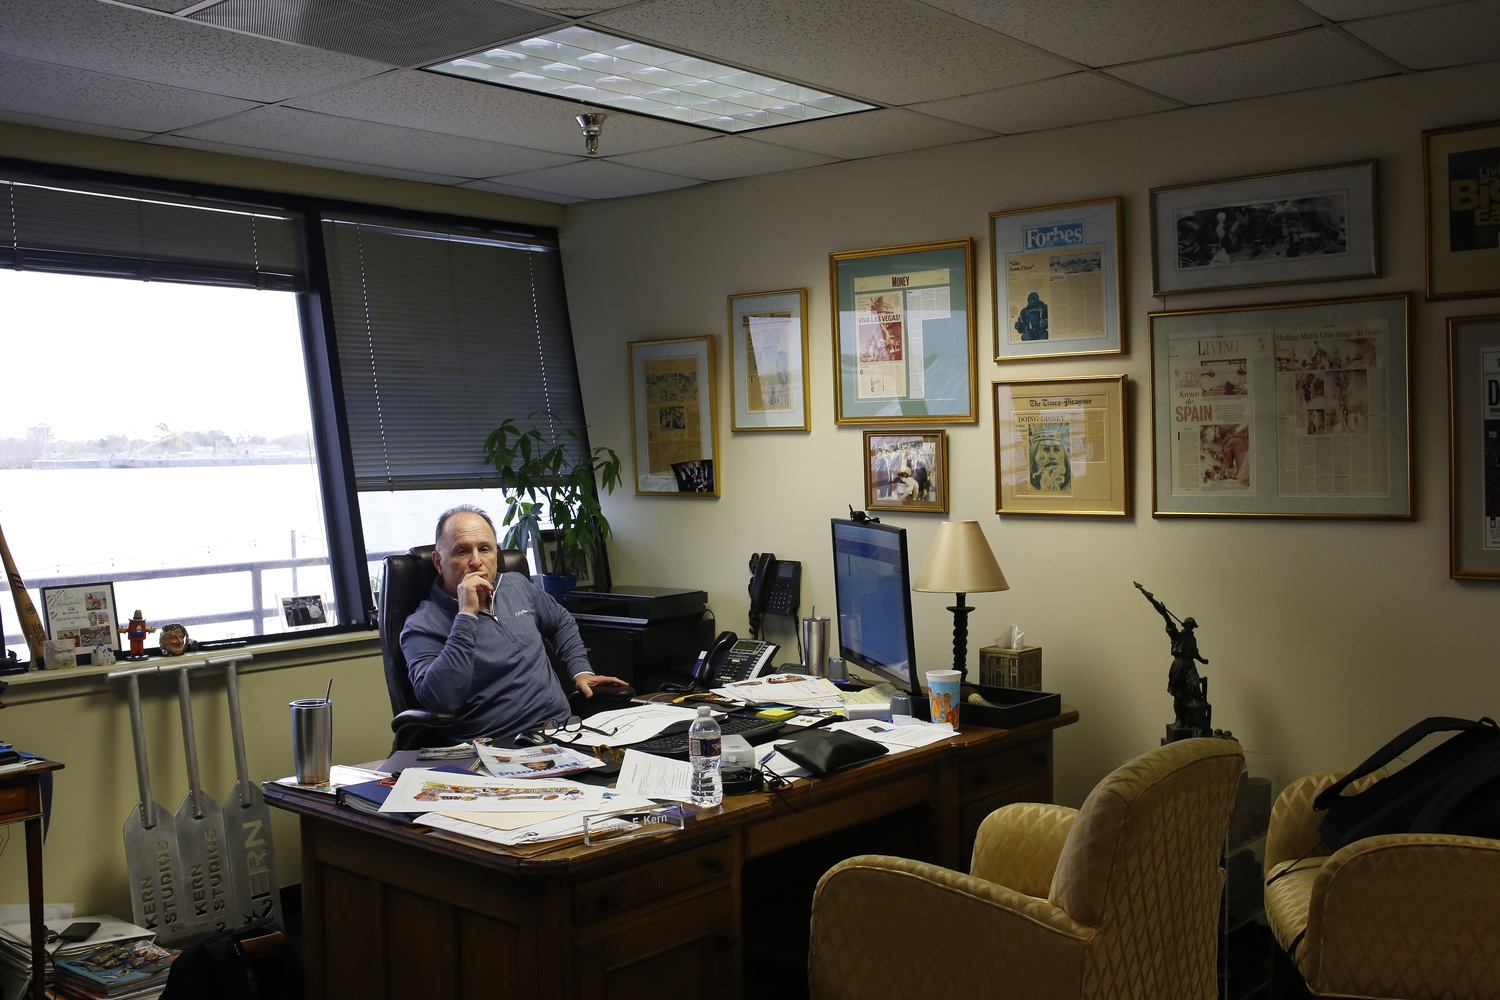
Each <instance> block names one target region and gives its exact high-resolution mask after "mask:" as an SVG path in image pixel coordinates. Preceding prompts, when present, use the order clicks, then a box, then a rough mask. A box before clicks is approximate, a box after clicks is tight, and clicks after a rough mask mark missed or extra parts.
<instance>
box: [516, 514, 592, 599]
mask: <svg viewBox="0 0 1500 1000" xmlns="http://www.w3.org/2000/svg"><path fill="white" fill-rule="evenodd" d="M562 536H563V532H562V530H561V529H560V528H543V529H542V531H541V535H540V537H539V538H537V539H536V541H535V542H534V543H533V544H532V550H531V561H532V564H533V565H534V566H535V567H536V569H537V572H538V573H557V574H560V575H561V574H566V573H577V574H578V583H577V584H575V589H577V590H608V589H609V552H608V551H607V550H606V549H605V548H604V546H602V545H601V546H600V551H599V553H598V554H597V556H596V555H589V556H588V557H587V558H585V559H582V560H581V561H579V560H569V561H568V562H567V563H562V562H560V561H559V559H558V550H559V543H560V542H561V541H562Z"/></svg>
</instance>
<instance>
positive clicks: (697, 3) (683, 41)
mask: <svg viewBox="0 0 1500 1000" xmlns="http://www.w3.org/2000/svg"><path fill="white" fill-rule="evenodd" d="M589 20H590V21H591V22H592V23H595V24H598V25H600V26H602V27H604V28H606V29H610V30H618V31H623V32H625V33H627V34H632V35H637V36H639V37H641V38H647V39H650V40H652V41H656V42H660V43H662V44H664V45H669V46H678V47H681V48H685V49H688V50H690V51H693V52H696V53H697V54H699V55H703V56H706V57H709V58H712V59H722V60H725V61H727V62H730V63H733V64H736V65H741V66H746V67H749V68H750V69H754V70H757V71H759V72H762V73H769V74H771V75H780V76H785V77H788V78H790V79H792V80H794V81H797V82H801V83H806V84H809V85H811V86H813V87H823V88H828V89H830V90H833V91H837V92H840V93H843V94H845V95H847V96H849V97H854V98H858V99H868V100H873V101H880V102H884V103H887V104H911V103H914V102H916V101H932V100H937V99H938V98H942V97H956V96H958V95H960V94H972V93H975V92H977V91H981V90H994V89H995V88H997V87H1005V86H1009V85H1010V84H1013V83H1027V82H1029V81H1031V80H1040V79H1043V78H1044V77H1049V76H1057V75H1059V74H1062V73H1066V72H1068V71H1069V70H1070V69H1071V68H1072V67H1070V66H1068V65H1067V64H1066V63H1062V62H1059V61H1058V60H1056V59H1054V58H1052V57H1051V56H1048V55H1046V54H1044V53H1040V52H1037V51H1035V50H1034V49H1031V48H1029V47H1027V46H1024V45H1017V44H1016V43H1015V42H1014V41H1012V40H1011V39H1008V38H1003V37H1001V36H1000V35H997V34H996V33H995V32H993V31H990V30H988V29H987V28H982V27H980V26H979V25H976V24H972V23H969V22H966V21H963V20H961V19H959V18H955V17H950V16H949V15H947V14H945V13H943V12H940V11H937V10H934V9H933V8H931V7H929V6H927V5H925V4H920V3H909V2H905V0H655V2H653V3H646V4H641V5H639V6H635V7H629V8H626V9H624V10H618V11H611V12H610V13H607V14H601V15H599V16H598V17H594V18H590V19H589Z"/></svg>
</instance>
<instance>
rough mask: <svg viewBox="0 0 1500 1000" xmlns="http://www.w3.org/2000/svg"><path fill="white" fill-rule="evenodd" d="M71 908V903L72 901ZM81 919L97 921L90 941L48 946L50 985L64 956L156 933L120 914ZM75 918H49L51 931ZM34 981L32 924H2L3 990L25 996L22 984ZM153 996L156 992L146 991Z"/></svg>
mask: <svg viewBox="0 0 1500 1000" xmlns="http://www.w3.org/2000/svg"><path fill="white" fill-rule="evenodd" d="M69 908H70V909H71V904H69ZM77 919H78V920H79V921H85V922H89V923H97V924H98V925H99V929H98V930H96V931H95V932H94V933H93V934H92V935H91V936H90V937H89V939H88V940H87V941H70V942H66V943H64V942H61V941H54V942H52V943H50V944H48V945H47V954H48V955H50V956H51V957H52V961H49V962H48V963H47V966H46V976H47V978H46V981H47V985H48V986H49V987H50V986H51V985H52V984H53V981H54V979H55V977H56V971H55V970H56V966H55V964H54V963H55V962H58V961H61V960H63V959H70V958H79V957H81V956H85V955H88V954H89V953H90V952H94V951H97V950H99V949H100V948H102V947H104V946H106V945H112V944H119V943H121V942H128V941H151V940H153V939H154V938H155V937H156V935H155V934H154V933H152V932H151V931H148V930H147V929H146V928H144V927H138V926H136V925H135V924H132V923H128V922H126V921H124V920H120V919H119V918H118V917H111V916H108V915H95V916H91V917H79V918H77ZM73 922H74V918H73V917H71V916H69V917H63V918H61V919H53V920H48V921H46V926H47V929H48V930H49V931H53V932H59V933H60V932H61V931H62V930H63V929H64V928H66V927H67V926H68V925H69V924H71V923H73ZM30 982H31V923H30V921H27V922H25V923H15V924H5V925H3V926H0V992H3V994H4V996H6V997H7V998H9V997H13V996H23V995H24V994H25V990H24V988H23V986H24V985H25V984H29V983H30ZM161 988H162V984H161V983H157V984H156V991H157V992H160V990H161ZM146 995H148V996H154V995H155V994H154V993H148V994H146Z"/></svg>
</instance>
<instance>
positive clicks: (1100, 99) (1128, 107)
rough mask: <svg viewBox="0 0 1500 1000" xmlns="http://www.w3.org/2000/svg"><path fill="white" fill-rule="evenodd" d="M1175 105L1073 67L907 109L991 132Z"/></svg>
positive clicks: (1028, 129) (1073, 122)
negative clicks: (1058, 73)
mask: <svg viewBox="0 0 1500 1000" xmlns="http://www.w3.org/2000/svg"><path fill="white" fill-rule="evenodd" d="M1175 107H1180V105H1178V104H1174V103H1173V102H1171V101H1167V100H1163V99H1162V98H1160V97H1156V96H1154V95H1152V94H1143V93H1141V92H1140V91H1139V90H1136V89H1135V88H1134V87H1127V86H1126V85H1125V84H1123V83H1119V82H1116V81H1114V80H1110V79H1106V78H1105V77H1102V76H1100V75H1099V74H1097V73H1074V74H1073V75H1072V76H1059V77H1054V78H1053V79H1051V80H1040V81H1038V82H1036V83H1023V84H1021V85H1020V86H1019V87H1007V88H1006V89H1004V90H992V91H990V92H989V93H987V94H972V95H970V96H968V97H954V98H951V99H949V100H946V101H933V102H932V103H930V104H914V105H912V106H911V109H910V110H912V111H920V112H922V113H923V114H928V115H933V116H935V117H937V118H947V119H949V120H950V121H956V122H963V123H964V124H966V125H974V126H977V127H979V128H984V129H989V130H990V131H992V132H1001V133H1014V132H1033V131H1036V130H1037V129H1044V128H1061V127H1062V126H1065V125H1082V124H1083V123H1084V122H1097V121H1104V120H1105V119H1108V118H1128V117H1130V116H1132V115H1144V114H1149V113H1150V112H1152V111H1166V110H1167V109H1169V108H1175Z"/></svg>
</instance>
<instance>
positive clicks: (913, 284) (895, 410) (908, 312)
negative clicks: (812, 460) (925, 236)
mask: <svg viewBox="0 0 1500 1000" xmlns="http://www.w3.org/2000/svg"><path fill="white" fill-rule="evenodd" d="M828 269H829V277H830V280H831V282H832V285H833V288H832V292H833V296H832V298H833V361H834V365H833V371H834V376H833V377H834V383H833V387H834V422H835V423H840V424H889V423H906V424H910V423H916V422H921V423H973V422H975V421H977V420H978V419H979V402H978V395H977V394H978V383H977V382H976V380H975V360H976V353H975V339H974V241H973V240H970V239H962V240H948V241H946V242H941V243H917V244H912V245H910V246H900V247H883V248H881V249H879V250H852V251H847V252H844V253H833V254H829V255H828Z"/></svg>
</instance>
